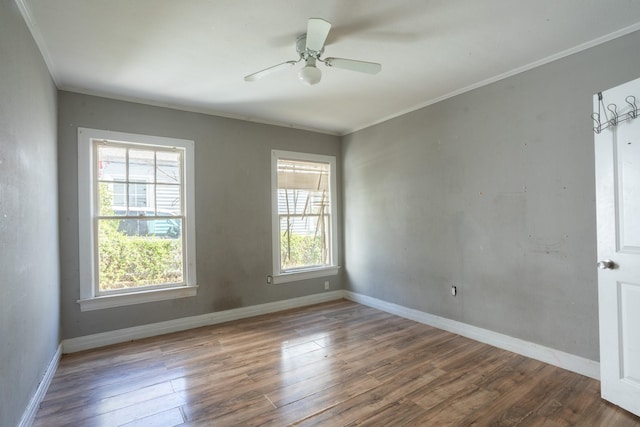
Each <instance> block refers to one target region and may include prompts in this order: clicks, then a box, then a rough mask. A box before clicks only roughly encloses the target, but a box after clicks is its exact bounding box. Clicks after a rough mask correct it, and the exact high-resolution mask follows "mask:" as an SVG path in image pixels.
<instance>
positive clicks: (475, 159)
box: [342, 33, 640, 360]
mask: <svg viewBox="0 0 640 427" xmlns="http://www.w3.org/2000/svg"><path fill="white" fill-rule="evenodd" d="M638 46H640V33H634V34H631V35H629V36H626V37H623V38H620V39H617V40H614V41H611V42H609V43H606V44H604V45H600V46H598V47H595V48H592V49H589V50H587V51H584V52H582V53H579V54H576V55H572V56H570V57H567V58H565V59H561V60H558V61H555V62H553V63H550V64H547V65H544V66H542V67H538V68H536V69H533V70H530V71H527V72H524V73H521V74H518V75H516V76H513V77H510V78H508V79H505V80H502V81H499V82H497V83H494V84H491V85H488V86H485V87H482V88H480V89H477V90H474V91H471V92H468V93H466V94H463V95H460V96H457V97H454V98H451V99H449V100H446V101H444V102H440V103H438V104H435V105H433V106H429V107H426V108H423V109H421V110H418V111H415V112H413V113H410V114H406V115H403V116H401V117H398V118H395V119H393V120H390V121H387V122H385V123H382V124H380V125H377V126H374V127H371V128H368V129H365V130H362V131H359V132H356V133H354V134H351V135H349V136H347V137H345V138H344V140H343V158H342V161H343V184H344V187H343V191H344V203H343V208H344V212H345V213H344V228H345V236H344V245H345V251H344V252H345V265H346V268H347V273H346V277H345V284H346V287H347V288H348V289H350V290H353V291H355V292H358V293H362V294H365V295H369V296H372V297H375V298H379V299H382V300H385V301H389V302H392V303H397V304H400V305H403V306H406V307H410V308H414V309H419V310H422V311H425V312H428V313H432V314H435V315H439V316H444V317H447V318H450V319H455V320H459V321H462V322H465V323H468V324H471V325H475V326H479V327H482V328H487V329H490V330H493V331H497V332H501V333H505V334H508V335H511V336H514V337H517V338H521V339H524V340H527V341H532V342H535V343H539V344H542V345H546V346H549V347H552V348H556V349H560V350H563V351H566V352H569V353H572V354H576V355H580V356H583V357H586V358H589V359H592V360H598V358H599V356H598V306H597V282H596V279H597V277H596V269H595V262H596V220H595V190H594V179H595V178H594V151H593V133H592V130H591V128H592V122H591V119H590V114H591V109H592V95H593V94H594V93H596V92H598V91H600V90H604V89H607V88H609V87H612V86H615V85H618V84H620V83H623V82H625V81H628V80H631V79H634V78H637V77H638V72H639V71H638V70H640V55H638ZM424 84H429V83H428V82H424ZM452 284H455V285H457V286H458V291H459V295H458V296H457V297H455V298H454V297H452V296H451V294H450V287H451V285H452Z"/></svg>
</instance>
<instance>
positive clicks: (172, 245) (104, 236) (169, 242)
mask: <svg viewBox="0 0 640 427" xmlns="http://www.w3.org/2000/svg"><path fill="white" fill-rule="evenodd" d="M100 186H101V187H102V188H101V191H100V195H101V196H100V214H101V215H102V216H109V215H113V214H114V213H113V209H112V208H111V206H112V199H113V195H112V193H111V192H110V191H109V190H108V185H107V184H105V183H101V184H100ZM119 224H120V220H110V219H102V220H100V221H99V230H98V257H99V267H98V268H99V283H100V290H101V291H108V290H113V289H122V288H130V287H137V286H146V285H160V284H166V283H181V282H182V281H183V277H182V238H179V239H163V238H158V237H155V236H135V235H134V236H131V235H127V234H125V233H124V232H122V231H119V229H118V228H119Z"/></svg>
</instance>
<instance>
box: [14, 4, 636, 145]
mask: <svg viewBox="0 0 640 427" xmlns="http://www.w3.org/2000/svg"><path fill="white" fill-rule="evenodd" d="M16 2H17V3H18V5H19V7H20V8H21V10H22V12H23V15H24V16H25V20H26V21H27V24H28V25H29V27H30V29H31V31H32V33H33V35H34V38H35V39H36V41H37V43H38V45H39V46H40V49H41V50H42V51H43V55H44V57H45V60H46V61H47V64H48V66H49V68H50V71H51V73H52V75H53V78H54V80H55V82H56V84H57V85H58V87H59V88H61V89H66V90H71V91H76V92H83V93H90V94H97V95H102V96H107V97H111V98H118V99H126V100H134V101H142V102H145V103H150V104H155V105H166V106H171V107H174V108H180V109H185V110H192V111H200V112H206V113H212V114H217V115H222V116H227V117H237V118H241V119H245V120H253V121H258V122H265V123H274V124H279V125H284V126H291V127H296V128H302V129H312V130H317V131H320V132H325V133H331V134H338V135H342V134H346V133H349V132H353V131H355V130H358V129H362V128H364V127H367V126H369V125H372V124H374V123H379V122H381V121H383V120H386V119H388V118H391V117H394V116H397V115H400V114H402V113H406V112H408V111H412V110H414V109H416V108H420V107H422V106H425V105H429V104H431V103H433V102H436V101H438V100H441V99H444V98H447V97H449V96H451V95H454V94H457V93H461V92H464V91H466V90H469V89H472V88H474V87H478V86H481V85H483V84H486V83H488V82H491V81H495V80H497V79H500V78H502V77H505V76H508V75H512V74H514V73H516V72H518V71H522V70H525V69H528V68H531V67H532V66H535V65H539V64H542V63H545V62H548V61H550V60H553V59H556V58H559V57H562V56H564V55H566V54H569V53H572V52H576V51H579V50H582V49H584V48H587V47H590V46H593V45H596V44H599V43H602V42H604V41H606V40H610V39H612V38H615V37H618V36H621V35H624V34H627V33H629V32H632V31H636V30H639V29H640V0H395V1H389V0H322V1H318V0H55V1H53V0H16ZM310 17H318V18H324V19H325V20H327V21H329V22H331V23H332V24H333V28H332V30H331V32H330V34H329V37H328V40H327V46H326V50H325V54H324V56H334V57H342V58H352V59H360V60H364V61H371V62H380V63H382V71H381V72H380V73H379V74H377V75H368V74H360V73H355V72H352V71H347V70H341V69H336V68H331V69H329V68H327V67H325V66H324V65H322V64H320V65H319V68H320V69H321V70H322V73H323V76H322V81H321V82H320V83H319V84H317V85H315V86H310V87H309V86H303V85H302V84H301V83H299V82H298V80H297V74H296V73H297V71H298V68H299V67H301V66H302V63H300V64H298V65H297V66H296V67H294V68H289V69H287V70H284V71H281V72H279V73H277V74H272V75H269V76H268V77H266V78H264V79H262V80H259V81H257V82H251V83H247V82H245V81H244V80H243V77H244V76H245V75H247V74H250V73H253V72H255V71H258V70H261V69H263V68H267V67H269V66H271V65H275V64H278V63H281V62H284V61H287V60H292V59H293V60H295V59H297V56H298V55H297V53H296V51H295V39H296V36H297V35H299V34H302V33H304V32H305V29H306V23H307V18H310ZM637 53H638V52H633V53H630V54H637Z"/></svg>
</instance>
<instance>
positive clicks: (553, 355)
mask: <svg viewBox="0 0 640 427" xmlns="http://www.w3.org/2000/svg"><path fill="white" fill-rule="evenodd" d="M344 298H346V299H349V300H351V301H354V302H357V303H359V304H363V305H367V306H369V307H373V308H377V309H379V310H382V311H386V312H387V313H391V314H395V315H398V316H401V317H404V318H407V319H411V320H415V321H416V322H420V323H424V324H426V325H429V326H433V327H435V328H438V329H443V330H445V331H449V332H452V333H454V334H458V335H462V336H464V337H467V338H471V339H473V340H476V341H480V342H483V343H485V344H489V345H492V346H494V347H499V348H502V349H504V350H508V351H512V352H514V353H518V354H521V355H523V356H526V357H530V358H532V359H536V360H539V361H541V362H545V363H548V364H550V365H554V366H558V367H560V368H563V369H566V370H569V371H573V372H576V373H578V374H581V375H585V376H587V377H591V378H594V379H597V380H599V379H600V363H598V362H595V361H593V360H590V359H586V358H584V357H580V356H576V355H573V354H569V353H565V352H563V351H560V350H555V349H553V348H549V347H545V346H543V345H539V344H534V343H532V342H528V341H524V340H521V339H519V338H514V337H510V336H508V335H504V334H500V333H498V332H494V331H490V330H488V329H483V328H479V327H477V326H472V325H469V324H466V323H462V322H458V321H456V320H451V319H447V318H445V317H440V316H435V315H433V314H429V313H425V312H423V311H419V310H414V309H412V308H407V307H403V306H401V305H397V304H393V303H390V302H386V301H382V300H379V299H377V298H373V297H370V296H366V295H361V294H357V293H354V292H350V291H344Z"/></svg>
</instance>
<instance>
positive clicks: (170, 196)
mask: <svg viewBox="0 0 640 427" xmlns="http://www.w3.org/2000/svg"><path fill="white" fill-rule="evenodd" d="M180 190H181V187H180V186H179V185H169V184H165V185H162V184H158V185H156V206H157V207H158V215H160V216H167V215H181V214H182V200H181V198H180Z"/></svg>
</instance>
